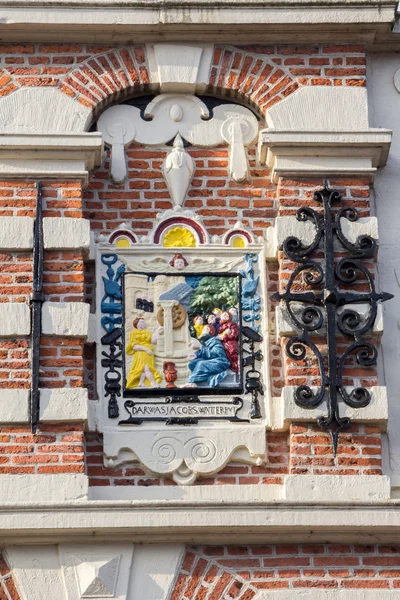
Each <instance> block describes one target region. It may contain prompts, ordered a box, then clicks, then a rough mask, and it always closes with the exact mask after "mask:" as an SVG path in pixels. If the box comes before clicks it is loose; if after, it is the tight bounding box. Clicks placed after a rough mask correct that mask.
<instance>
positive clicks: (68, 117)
mask: <svg viewBox="0 0 400 600" xmlns="http://www.w3.org/2000/svg"><path fill="white" fill-rule="evenodd" d="M27 106H29V110H27V109H26V107H27ZM90 115H91V109H90V108H88V107H87V106H84V105H83V104H81V103H79V102H75V101H74V100H72V99H71V98H69V97H68V96H66V95H65V94H63V93H62V92H61V91H60V90H58V89H56V88H46V87H22V88H20V89H19V90H16V91H15V92H14V93H13V94H10V95H8V96H4V97H3V98H0V133H45V134H47V133H66V132H68V133H83V132H84V131H85V129H86V127H87V125H88V124H89V121H90Z"/></svg>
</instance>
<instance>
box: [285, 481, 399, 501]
mask: <svg viewBox="0 0 400 600" xmlns="http://www.w3.org/2000/svg"><path fill="white" fill-rule="evenodd" d="M284 490H285V499H286V501H288V502H291V501H294V502H306V503H307V504H310V503H318V502H331V501H332V499H334V500H335V502H340V501H345V502H382V501H385V500H386V501H387V500H389V499H390V479H389V477H385V476H382V475H352V476H349V475H334V476H333V475H286V476H285V480H284Z"/></svg>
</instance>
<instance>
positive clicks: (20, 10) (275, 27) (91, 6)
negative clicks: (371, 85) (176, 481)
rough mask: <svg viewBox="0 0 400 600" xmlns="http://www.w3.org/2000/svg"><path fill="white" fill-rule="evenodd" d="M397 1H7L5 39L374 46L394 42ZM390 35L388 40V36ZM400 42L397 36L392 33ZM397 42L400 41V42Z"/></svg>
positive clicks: (4, 1)
mask: <svg viewBox="0 0 400 600" xmlns="http://www.w3.org/2000/svg"><path fill="white" fill-rule="evenodd" d="M396 4H397V2H396V0H363V1H362V6H361V5H360V0H308V1H307V2H299V1H298V0H268V2H265V1H264V0H217V1H215V0H169V2H168V5H167V6H166V4H165V2H162V1H161V0H152V1H144V0H119V2H118V19H116V17H115V15H116V13H115V11H116V5H115V2H114V1H113V0H96V2H94V0H59V1H58V2H57V3H56V4H55V3H54V2H53V1H52V0H2V2H1V4H0V7H1V14H2V23H1V24H0V34H1V37H2V39H3V40H13V41H19V40H20V41H26V40H27V39H29V40H31V41H35V40H38V41H40V42H44V41H55V42H62V41H68V42H72V41H78V40H79V41H83V42H86V43H87V42H93V41H96V42H99V43H101V42H106V43H108V42H109V40H110V35H112V39H113V42H114V43H130V41H131V40H132V36H134V39H135V42H136V43H138V42H155V41H158V40H159V41H162V42H165V40H169V39H172V40H174V41H179V40H181V41H184V42H188V41H193V42H198V41H199V40H201V42H205V41H211V42H215V40H216V38H217V39H218V42H228V43H229V42H232V41H234V42H235V43H249V39H251V43H271V42H274V41H275V42H277V43H280V44H281V43H282V39H283V36H284V41H285V43H298V41H299V36H301V39H302V40H306V41H307V43H311V42H316V41H319V42H322V43H327V42H334V43H339V42H343V43H348V41H349V39H351V41H352V43H357V42H359V41H367V42H374V41H375V40H377V39H379V34H380V33H382V34H383V35H385V37H386V39H387V37H388V32H389V31H390V27H391V25H392V23H393V22H394V18H395V9H396ZM382 37H383V36H382ZM392 37H393V38H394V37H395V36H392ZM392 43H394V44H395V43H396V40H395V39H394V40H393V41H392Z"/></svg>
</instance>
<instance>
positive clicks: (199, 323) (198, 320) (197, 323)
mask: <svg viewBox="0 0 400 600" xmlns="http://www.w3.org/2000/svg"><path fill="white" fill-rule="evenodd" d="M193 327H194V330H195V332H196V336H197V337H198V338H199V337H200V336H201V333H202V331H203V329H204V321H203V317H201V316H200V315H198V316H197V317H195V318H194V319H193Z"/></svg>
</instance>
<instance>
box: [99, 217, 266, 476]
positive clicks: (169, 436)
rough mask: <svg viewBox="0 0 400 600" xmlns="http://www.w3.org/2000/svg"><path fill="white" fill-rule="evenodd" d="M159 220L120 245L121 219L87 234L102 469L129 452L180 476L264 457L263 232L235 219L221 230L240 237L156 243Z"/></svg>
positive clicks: (161, 472)
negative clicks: (92, 245)
mask: <svg viewBox="0 0 400 600" xmlns="http://www.w3.org/2000/svg"><path fill="white" fill-rule="evenodd" d="M180 211H182V209H180ZM180 211H179V210H174V211H166V213H164V214H163V215H161V216H160V219H159V220H160V222H161V223H163V222H166V221H168V219H170V218H171V214H170V213H174V215H175V216H177V213H179V212H180ZM186 212H187V213H188V212H189V211H186ZM191 217H193V215H189V214H185V219H187V220H189V219H190V218H191ZM193 223H194V224H195V225H197V226H198V227H200V228H201V227H202V224H201V222H199V220H198V219H197V221H195V220H193ZM159 226H160V225H159V224H157V225H156V226H155V229H154V231H153V233H151V234H149V235H148V236H145V237H143V238H141V239H137V241H136V243H132V244H130V245H125V244H120V243H119V240H120V239H129V236H128V234H129V231H128V230H127V229H122V228H121V229H120V230H119V232H120V234H121V235H122V238H121V235H117V236H116V235H115V232H114V233H113V234H111V236H109V238H108V239H106V238H104V236H103V237H101V238H100V239H98V241H97V257H96V264H97V281H98V285H97V303H98V307H99V312H98V314H99V319H98V323H97V328H98V329H97V331H98V334H97V339H98V343H99V344H100V346H101V349H100V350H101V351H100V352H99V353H98V357H99V358H98V365H97V368H98V384H99V386H98V389H99V392H100V397H101V410H100V413H101V414H100V421H99V424H100V430H101V431H102V432H103V434H104V453H105V456H104V462H105V465H106V466H107V467H109V468H110V467H116V466H118V465H120V464H122V463H127V462H133V461H136V462H137V461H140V462H141V463H142V465H143V466H144V467H145V468H146V469H147V470H149V471H150V472H152V473H155V474H157V475H159V476H164V477H172V478H173V479H174V480H175V482H176V483H178V484H181V485H185V484H186V485H187V484H191V483H193V482H194V481H195V480H196V478H198V477H201V476H206V475H211V474H213V473H216V472H218V471H219V470H220V469H222V468H223V467H224V466H225V465H226V464H227V463H228V462H229V461H230V460H233V459H234V460H237V461H241V462H244V463H250V464H260V463H261V461H262V460H263V458H264V457H265V451H266V448H265V422H266V417H267V413H268V410H267V400H268V398H269V390H268V379H267V376H266V370H265V369H264V365H263V363H262V357H263V356H266V355H267V339H266V333H265V332H266V331H267V327H266V323H265V319H266V307H265V303H266V293H265V281H264V268H263V267H264V263H265V257H264V242H263V241H262V240H260V239H257V240H256V239H254V237H253V236H252V235H251V234H250V233H249V232H248V231H247V230H246V229H245V228H244V227H243V226H241V225H240V227H239V228H238V227H236V228H235V229H233V230H231V233H232V235H230V236H229V240H231V241H232V240H233V239H234V238H235V236H241V237H242V238H243V239H245V240H246V246H245V247H243V246H242V245H240V244H232V243H230V241H229V240H228V241H226V239H225V238H224V239H219V238H217V237H214V238H213V239H212V240H209V239H208V238H207V240H205V242H204V243H200V244H198V245H196V246H190V245H188V246H187V247H179V246H178V247H170V248H166V247H165V246H164V245H162V244H160V243H155V239H154V234H155V231H156V230H157V228H158V227H159ZM228 233H229V232H228Z"/></svg>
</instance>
